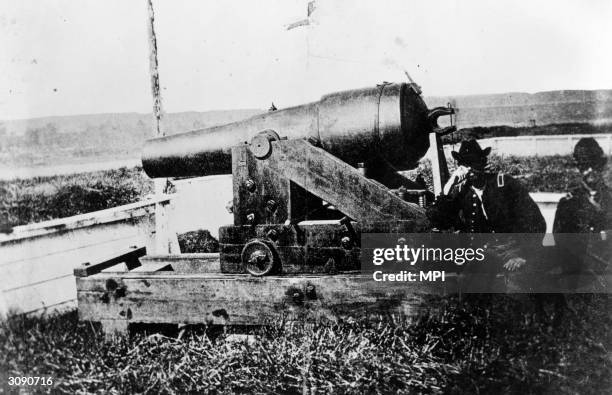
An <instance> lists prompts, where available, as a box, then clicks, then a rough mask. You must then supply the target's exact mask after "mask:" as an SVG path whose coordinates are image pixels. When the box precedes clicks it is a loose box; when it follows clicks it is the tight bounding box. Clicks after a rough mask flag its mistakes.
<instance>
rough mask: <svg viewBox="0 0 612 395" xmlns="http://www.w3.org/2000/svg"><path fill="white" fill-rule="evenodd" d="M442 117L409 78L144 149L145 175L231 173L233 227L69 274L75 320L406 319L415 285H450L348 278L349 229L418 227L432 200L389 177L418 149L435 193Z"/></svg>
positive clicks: (352, 244)
mask: <svg viewBox="0 0 612 395" xmlns="http://www.w3.org/2000/svg"><path fill="white" fill-rule="evenodd" d="M452 113H453V109H452V108H448V107H439V108H435V109H432V110H430V109H428V108H427V106H426V104H425V102H424V101H423V99H422V97H421V95H420V89H419V88H418V86H416V85H415V84H389V83H384V84H380V85H377V86H375V87H372V88H366V89H360V90H352V91H346V92H339V93H334V94H330V95H326V96H324V97H323V98H322V99H321V100H320V101H318V102H314V103H310V104H306V105H301V106H297V107H292V108H288V109H283V110H277V111H271V112H268V113H266V114H262V115H259V116H255V117H253V118H250V119H247V120H244V121H240V122H235V123H232V124H228V125H223V126H217V127H213V128H209V129H203V130H195V131H191V132H187V133H182V134H178V135H172V136H166V137H161V138H156V139H153V140H150V141H148V142H147V143H146V145H145V148H144V152H143V158H142V162H143V168H144V170H145V172H146V173H147V174H148V175H149V176H150V177H152V178H163V177H193V176H205V175H212V174H227V173H231V174H232V178H233V202H232V205H231V210H232V213H233V218H234V223H233V224H232V225H227V226H224V227H222V228H221V229H220V230H219V243H220V252H219V254H175V255H168V254H165V255H159V254H156V255H152V254H149V255H145V251H144V250H142V249H140V250H135V251H131V252H128V253H126V254H125V255H123V256H121V257H118V258H116V259H114V260H111V261H107V262H102V263H97V264H94V265H84V266H82V267H80V268H78V269H76V270H75V275H76V276H77V288H78V303H79V315H80V317H81V319H87V320H95V321H101V322H102V323H103V324H104V327H105V329H106V330H107V331H109V332H111V331H115V330H119V331H122V330H126V329H127V327H128V325H129V324H131V323H177V324H223V325H245V324H247V325H251V324H262V323H265V322H267V321H268V320H273V319H278V317H279V316H283V317H284V318H285V319H295V318H314V319H322V318H326V319H327V318H329V319H335V318H334V317H339V316H345V315H354V314H366V315H369V314H372V315H380V314H387V313H393V314H394V313H397V314H408V315H411V314H414V313H415V309H417V306H418V304H419V301H420V298H419V297H418V296H417V295H418V293H419V291H427V290H426V289H424V288H428V287H429V288H431V287H437V288H441V289H438V291H441V292H445V289H446V288H449V291H451V289H450V287H452V282H446V283H444V284H428V285H424V284H421V285H410V286H407V285H406V284H399V285H393V284H389V285H388V286H387V285H386V286H385V287H384V288H381V287H380V286H379V285H378V284H374V283H373V282H372V281H371V280H369V279H368V278H366V277H365V276H362V275H360V273H359V269H360V254H361V250H360V242H361V234H362V233H411V232H425V231H429V229H430V226H429V224H428V221H427V218H426V216H425V209H424V207H425V206H426V205H427V204H428V200H431V196H432V193H431V192H429V191H428V188H427V185H424V183H422V182H418V181H414V180H410V179H408V178H406V177H404V176H403V175H402V174H401V172H399V170H408V169H412V168H414V167H416V166H417V164H418V161H419V160H420V159H421V158H423V157H424V156H425V154H426V153H427V151H428V150H429V149H430V146H432V147H431V148H432V149H431V151H430V152H432V153H433V154H432V155H431V157H432V158H433V159H434V160H433V163H432V167H433V170H434V171H433V173H434V184H435V189H436V190H438V191H439V190H440V188H441V185H442V183H443V182H444V181H445V177H447V173H448V170H447V168H446V161H445V159H444V154H443V151H442V149H441V146H440V144H439V136H440V135H441V134H444V133H448V132H451V131H453V130H454V128H453V127H452V126H451V127H449V128H445V129H442V128H440V127H438V124H437V119H438V117H440V116H443V115H450V114H452ZM211 193H214V191H211ZM211 209H214V208H211ZM202 225H203V227H205V226H206V224H202ZM117 263H124V266H125V270H123V271H121V270H119V269H118V266H117Z"/></svg>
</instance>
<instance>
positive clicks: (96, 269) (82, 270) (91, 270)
mask: <svg viewBox="0 0 612 395" xmlns="http://www.w3.org/2000/svg"><path fill="white" fill-rule="evenodd" d="M146 253H147V249H146V247H140V248H133V249H130V250H129V251H127V252H122V253H119V254H120V255H117V256H115V257H113V258H111V259H108V260H105V261H102V262H98V263H95V264H90V263H84V264H83V265H81V266H80V267H77V268H75V269H74V275H75V277H86V276H91V275H92V274H96V273H100V272H101V271H102V270H104V269H108V268H110V267H112V266H115V265H116V264H118V263H126V264H127V265H128V269H132V268H136V267H137V266H139V265H140V262H139V261H138V258H140V257H141V256H144V255H145V254H146Z"/></svg>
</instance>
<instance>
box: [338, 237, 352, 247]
mask: <svg viewBox="0 0 612 395" xmlns="http://www.w3.org/2000/svg"><path fill="white" fill-rule="evenodd" d="M340 244H342V248H344V249H345V250H350V249H351V248H352V247H353V241H352V240H351V238H350V237H348V236H344V237H343V238H342V240H340Z"/></svg>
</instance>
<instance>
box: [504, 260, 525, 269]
mask: <svg viewBox="0 0 612 395" xmlns="http://www.w3.org/2000/svg"><path fill="white" fill-rule="evenodd" d="M526 262H527V261H526V260H524V259H523V258H519V257H516V258H512V259H510V260H509V261H508V262H506V263H504V269H506V270H508V271H510V272H513V271H515V270H518V269H520V268H521V267H522V266H523V265H524V264H525V263H526Z"/></svg>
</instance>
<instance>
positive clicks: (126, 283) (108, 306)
mask: <svg viewBox="0 0 612 395" xmlns="http://www.w3.org/2000/svg"><path fill="white" fill-rule="evenodd" d="M159 273H161V272H159ZM159 273H158V274H157V275H138V274H136V273H126V274H124V275H121V276H118V275H113V274H110V273H104V274H98V275H96V276H91V277H87V278H79V279H77V287H78V289H79V292H78V299H79V314H80V317H81V318H82V319H86V320H101V319H104V320H113V319H118V320H123V319H127V320H128V321H129V322H145V323H147V322H148V323H154V322H159V323H163V322H166V323H170V322H171V323H190V324H197V323H199V324H227V325H230V324H231V325H254V324H264V323H266V322H269V320H274V319H278V318H279V316H281V315H286V316H287V317H288V318H289V319H297V318H305V319H315V320H317V319H332V320H333V319H336V318H338V317H343V316H357V315H360V314H365V315H368V316H369V315H372V316H380V315H386V314H399V315H407V316H412V315H415V314H417V312H418V311H419V309H420V308H422V307H425V306H426V305H425V304H424V302H425V299H426V298H427V297H426V296H423V295H421V294H420V293H422V294H427V293H432V291H433V290H434V288H435V289H436V292H437V293H450V292H453V289H454V284H455V282H453V281H447V282H445V283H438V284H435V285H432V284H405V283H401V284H391V283H384V284H381V283H375V282H374V281H372V280H371V277H369V276H368V277H365V276H356V275H336V276H299V277H298V276H295V277H280V276H279V277H266V278H263V279H262V278H255V277H251V276H248V275H218V274H217V275H215V274H211V275H172V274H168V273H166V274H159ZM109 284H110V286H109ZM117 290H120V292H118V291H117Z"/></svg>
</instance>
